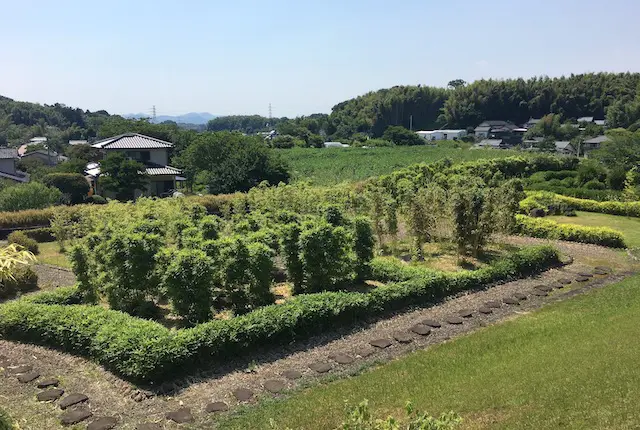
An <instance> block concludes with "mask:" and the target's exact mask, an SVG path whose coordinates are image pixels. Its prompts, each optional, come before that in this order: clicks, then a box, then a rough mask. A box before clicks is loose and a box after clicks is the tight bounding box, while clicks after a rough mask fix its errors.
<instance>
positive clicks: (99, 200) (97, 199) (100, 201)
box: [85, 194, 107, 205]
mask: <svg viewBox="0 0 640 430" xmlns="http://www.w3.org/2000/svg"><path fill="white" fill-rule="evenodd" d="M85 201H86V202H87V203H91V204H94V205H106V204H107V199H105V198H104V197H102V196H100V195H98V194H94V195H92V196H89V197H87V198H86V200H85Z"/></svg>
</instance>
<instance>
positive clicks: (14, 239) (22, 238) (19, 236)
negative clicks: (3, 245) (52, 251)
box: [7, 231, 40, 255]
mask: <svg viewBox="0 0 640 430" xmlns="http://www.w3.org/2000/svg"><path fill="white" fill-rule="evenodd" d="M7 242H9V243H15V244H16V245H20V246H22V247H23V248H25V249H26V250H27V251H29V252H31V253H32V254H36V255H37V254H39V252H40V251H39V249H38V242H36V241H35V240H33V239H31V238H29V237H28V236H27V235H26V234H25V233H23V232H21V231H14V232H13V233H11V234H10V235H9V236H8V237H7Z"/></svg>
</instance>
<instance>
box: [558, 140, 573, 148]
mask: <svg viewBox="0 0 640 430" xmlns="http://www.w3.org/2000/svg"><path fill="white" fill-rule="evenodd" d="M569 147H571V148H573V145H571V142H570V141H568V140H557V141H556V149H568V148H569Z"/></svg>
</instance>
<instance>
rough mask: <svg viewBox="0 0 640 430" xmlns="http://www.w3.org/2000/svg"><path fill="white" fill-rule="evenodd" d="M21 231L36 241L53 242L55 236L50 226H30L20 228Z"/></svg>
mask: <svg viewBox="0 0 640 430" xmlns="http://www.w3.org/2000/svg"><path fill="white" fill-rule="evenodd" d="M22 232H23V233H24V234H25V235H26V236H27V237H28V238H30V239H33V240H35V241H36V242H38V243H47V242H55V241H56V238H55V236H54V235H53V231H52V230H51V228H48V227H44V228H32V229H29V230H22Z"/></svg>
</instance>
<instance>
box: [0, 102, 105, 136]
mask: <svg viewBox="0 0 640 430" xmlns="http://www.w3.org/2000/svg"><path fill="white" fill-rule="evenodd" d="M110 117H111V115H109V113H108V112H107V111H104V110H101V111H97V112H89V111H83V110H82V109H78V108H71V107H68V106H65V105H63V104H59V103H56V104H54V105H40V104H37V103H29V102H20V101H15V100H13V99H10V98H8V97H3V96H0V146H2V145H7V144H17V143H23V142H24V141H26V140H28V139H29V138H31V137H33V136H51V137H52V138H54V139H55V138H58V139H59V140H71V139H88V138H91V137H95V136H96V134H97V131H98V129H99V127H100V125H101V124H102V123H103V122H104V121H105V120H106V119H108V118H110Z"/></svg>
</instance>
